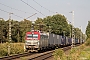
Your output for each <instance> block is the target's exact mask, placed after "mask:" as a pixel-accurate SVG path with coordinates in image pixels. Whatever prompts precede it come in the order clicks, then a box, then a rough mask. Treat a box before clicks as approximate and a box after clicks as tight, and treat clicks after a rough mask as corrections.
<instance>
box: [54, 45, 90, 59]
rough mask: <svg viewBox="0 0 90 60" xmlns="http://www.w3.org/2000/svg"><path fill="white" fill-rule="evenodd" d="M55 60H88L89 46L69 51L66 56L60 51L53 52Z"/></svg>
mask: <svg viewBox="0 0 90 60" xmlns="http://www.w3.org/2000/svg"><path fill="white" fill-rule="evenodd" d="M53 55H54V59H55V60H90V46H86V45H84V44H83V45H81V46H79V47H74V48H72V49H71V50H70V52H69V53H68V55H65V53H64V52H63V51H62V50H61V49H57V50H55V52H54V53H53Z"/></svg>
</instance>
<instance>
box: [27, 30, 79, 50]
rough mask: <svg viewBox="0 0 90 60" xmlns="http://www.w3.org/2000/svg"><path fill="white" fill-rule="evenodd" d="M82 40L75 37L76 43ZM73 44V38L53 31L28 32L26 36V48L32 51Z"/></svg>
mask: <svg viewBox="0 0 90 60" xmlns="http://www.w3.org/2000/svg"><path fill="white" fill-rule="evenodd" d="M79 43H80V40H79V39H75V41H74V44H79ZM71 44H72V38H69V37H66V36H61V35H56V34H53V33H43V32H40V31H31V32H27V33H26V36H25V50H26V51H30V52H34V51H35V52H38V51H41V50H44V49H52V48H56V47H61V46H66V45H71Z"/></svg>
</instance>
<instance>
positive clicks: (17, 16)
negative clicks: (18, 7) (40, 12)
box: [0, 9, 23, 18]
mask: <svg viewBox="0 0 90 60" xmlns="http://www.w3.org/2000/svg"><path fill="white" fill-rule="evenodd" d="M0 10H1V11H3V12H6V13H10V12H8V11H5V10H2V9H0ZM13 15H14V16H16V17H19V18H23V17H21V16H18V15H16V14H14V13H13Z"/></svg>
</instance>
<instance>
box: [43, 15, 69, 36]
mask: <svg viewBox="0 0 90 60" xmlns="http://www.w3.org/2000/svg"><path fill="white" fill-rule="evenodd" d="M43 21H44V24H46V26H48V28H49V27H50V29H51V30H50V32H51V33H55V34H59V35H66V36H69V34H70V29H69V25H68V23H67V21H66V18H65V16H64V15H61V14H57V15H53V16H48V17H46V18H44V20H43Z"/></svg>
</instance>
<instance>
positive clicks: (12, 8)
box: [0, 3, 31, 14]
mask: <svg viewBox="0 0 90 60" xmlns="http://www.w3.org/2000/svg"><path fill="white" fill-rule="evenodd" d="M0 4H1V5H3V6H5V7H8V8H10V9H13V10H17V11H20V12H23V13H29V14H31V13H30V12H25V11H22V10H20V9H16V8H13V7H10V6H8V5H5V4H2V3H0Z"/></svg>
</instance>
